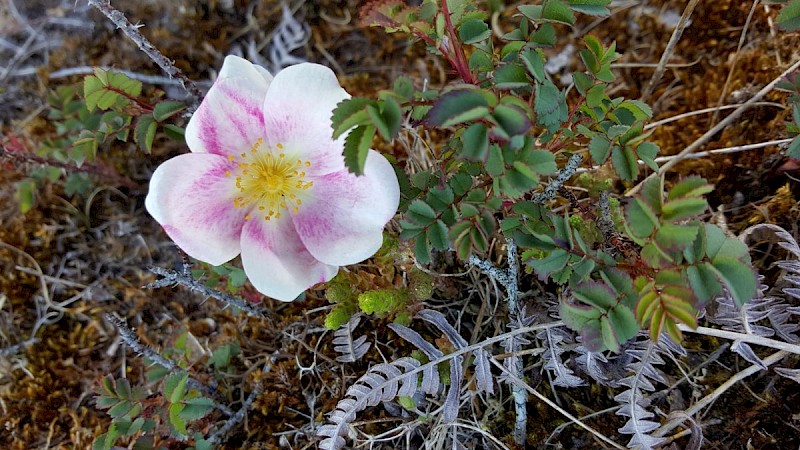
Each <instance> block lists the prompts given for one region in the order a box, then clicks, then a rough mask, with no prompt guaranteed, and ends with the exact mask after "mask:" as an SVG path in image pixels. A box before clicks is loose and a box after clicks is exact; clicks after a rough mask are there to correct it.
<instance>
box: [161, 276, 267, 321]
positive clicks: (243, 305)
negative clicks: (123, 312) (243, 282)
mask: <svg viewBox="0 0 800 450" xmlns="http://www.w3.org/2000/svg"><path fill="white" fill-rule="evenodd" d="M189 268H190V266H188V265H186V266H184V270H183V273H178V272H176V271H174V270H167V269H163V268H161V267H151V268H150V271H151V272H153V273H154V274H156V275H160V276H162V277H163V278H162V279H160V280H157V281H155V282H153V283H150V284H148V285H147V286H145V288H160V287H164V286H170V285H176V284H179V285H181V286H186V287H187V288H189V290H192V291H195V292H198V293H200V294H202V295H204V296H206V297H211V298H215V299H217V300H219V301H221V302H223V303H225V304H227V305H230V306H233V307H236V308H239V309H241V310H242V311H244V312H246V313H247V314H248V315H249V316H251V317H256V318H259V319H263V318H264V313H263V312H262V311H261V310H259V309H258V308H256V307H255V306H253V305H251V304H250V303H248V302H247V301H246V300H244V299H241V298H239V297H234V296H232V295H228V294H226V293H224V292H220V291H217V290H215V289H211V288H210V287H208V286H206V285H204V284H202V283H200V282H198V281H197V280H195V279H194V278H192V274H191V271H190V270H189Z"/></svg>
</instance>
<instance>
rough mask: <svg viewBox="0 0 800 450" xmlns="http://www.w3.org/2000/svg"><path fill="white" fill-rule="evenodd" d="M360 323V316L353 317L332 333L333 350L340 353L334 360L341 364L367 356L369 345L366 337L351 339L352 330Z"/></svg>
mask: <svg viewBox="0 0 800 450" xmlns="http://www.w3.org/2000/svg"><path fill="white" fill-rule="evenodd" d="M359 323H361V315H360V314H357V315H355V316H353V317H352V318H351V319H350V320H349V321H348V322H347V323H346V324H344V325H342V326H341V327H340V328H339V329H338V330H336V332H334V333H333V349H334V350H336V352H338V353H340V354H341V355H340V356H337V357H336V360H337V361H339V362H343V363H351V362H355V361H358V360H359V359H361V358H363V357H364V355H366V354H367V351H368V350H369V348H370V346H371V345H372V344H371V343H369V342H367V337H366V336H361V337H358V338H356V339H353V330H355V329H356V327H357V326H358V324H359Z"/></svg>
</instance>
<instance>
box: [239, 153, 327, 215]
mask: <svg viewBox="0 0 800 450" xmlns="http://www.w3.org/2000/svg"><path fill="white" fill-rule="evenodd" d="M263 144H264V140H263V139H261V138H258V140H257V141H256V143H255V144H253V146H252V147H251V148H250V151H249V152H243V153H242V154H241V155H240V156H241V160H240V162H239V163H238V164H237V166H236V173H235V175H236V187H237V188H239V191H240V192H241V195H240V196H238V197H236V198H235V199H234V200H233V206H235V207H236V208H249V207H253V208H254V209H253V212H251V213H250V214H248V215H246V216H245V220H250V219H252V216H251V214H253V213H257V214H260V215H262V216H263V217H264V220H270V219H272V218H275V219H279V218H280V217H281V212H282V211H283V210H285V209H286V208H292V210H293V211H294V212H297V211H298V208H299V207H300V205H302V204H303V201H302V200H301V199H300V197H301V196H302V192H303V191H305V190H307V189H308V188H310V187H311V186H313V185H314V182H313V181H306V179H305V178H306V173H305V172H304V171H303V169H305V168H308V167H311V162H310V161H303V160H300V159H293V158H290V157H287V156H286V154H285V153H278V154H275V153H273V152H272V151H269V150H271V149H267V150H262V148H261V146H262V145H263ZM277 148H278V150H282V149H283V145H281V144H278V145H277ZM237 159H238V158H236V157H234V156H233V155H230V156H228V160H230V161H234V160H237ZM225 176H226V177H229V176H231V172H230V171H226V172H225Z"/></svg>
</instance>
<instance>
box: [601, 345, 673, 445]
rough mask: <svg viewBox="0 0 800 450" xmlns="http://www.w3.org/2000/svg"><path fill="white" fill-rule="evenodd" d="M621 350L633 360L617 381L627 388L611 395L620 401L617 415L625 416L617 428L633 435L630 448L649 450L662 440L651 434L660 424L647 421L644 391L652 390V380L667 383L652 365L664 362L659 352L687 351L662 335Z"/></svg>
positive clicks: (647, 403) (647, 413)
mask: <svg viewBox="0 0 800 450" xmlns="http://www.w3.org/2000/svg"><path fill="white" fill-rule="evenodd" d="M641 335H642V334H641V333H640V336H641ZM624 352H625V353H627V354H629V355H631V356H633V358H634V359H635V360H636V362H634V363H633V364H630V366H629V367H628V371H629V373H630V375H629V376H628V377H626V378H623V379H622V380H620V381H619V384H620V385H622V386H626V387H627V389H626V390H625V391H623V392H622V393H620V394H618V395H617V396H616V397H614V400H616V401H617V402H619V403H620V404H621V407H620V408H619V409H618V410H617V415H620V416H625V417H628V421H627V422H626V423H625V425H624V426H623V427H622V428H620V429H619V430H618V431H619V432H620V433H623V434H630V435H632V437H631V440H630V441H629V442H628V447H629V448H637V447H638V448H639V449H640V450H650V449H652V448H654V447H655V446H657V445H659V444H660V443H662V442H663V441H664V439H663V438H659V437H655V436H652V435H651V434H650V432H652V431H653V430H655V429H656V428H658V427H659V426H660V424H659V423H658V422H654V421H652V420H650V419H652V418H653V417H654V414H653V413H652V412H650V411H648V409H647V408H648V407H649V406H650V401H649V400H648V399H647V397H646V396H645V392H653V391H655V389H656V388H655V386H654V384H653V383H662V384H666V380H665V379H664V376H663V375H662V374H661V372H660V371H659V370H658V369H657V368H656V367H655V365H660V364H664V359H663V358H662V355H666V354H668V353H672V354H676V353H677V354H679V355H681V356H683V355H685V354H686V351H685V350H684V349H683V348H682V347H680V346H678V345H677V344H675V343H673V342H672V341H671V340H670V339H669V337H667V336H666V335H662V336H661V338H660V339H659V341H658V343H656V342H653V341H651V340H650V339H645V340H642V341H638V342H634V343H631V344H628V347H627V348H626V349H625V350H624Z"/></svg>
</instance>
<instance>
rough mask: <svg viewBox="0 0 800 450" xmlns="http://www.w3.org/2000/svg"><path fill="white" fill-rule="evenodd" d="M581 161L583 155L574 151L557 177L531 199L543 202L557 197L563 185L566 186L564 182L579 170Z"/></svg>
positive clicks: (535, 201)
mask: <svg viewBox="0 0 800 450" xmlns="http://www.w3.org/2000/svg"><path fill="white" fill-rule="evenodd" d="M581 162H583V156H581V155H579V154H578V153H574V154H573V155H572V156H570V157H569V161H567V164H566V165H564V167H563V168H562V169H561V170H559V171H558V174H556V178H555V179H554V180H552V181H551V182H550V184H548V185H547V187H546V188H544V192H540V193H538V194H535V195H534V196H533V197H532V198H531V201H533V202H534V203H539V204H543V203H545V202H548V201H550V200H552V199H553V198H555V196H556V193H557V192H558V190H559V189H561V187H562V186H564V183H566V182H567V180H569V179H570V177H572V175H574V174H575V172H577V171H578V167H580V165H581Z"/></svg>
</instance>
